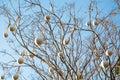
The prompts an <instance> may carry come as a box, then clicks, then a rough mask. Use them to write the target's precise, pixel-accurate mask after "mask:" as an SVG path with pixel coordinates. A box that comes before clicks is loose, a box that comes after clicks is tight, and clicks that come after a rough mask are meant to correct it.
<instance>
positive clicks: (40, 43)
mask: <svg viewBox="0 0 120 80" xmlns="http://www.w3.org/2000/svg"><path fill="white" fill-rule="evenodd" d="M42 43H43V40H42V39H41V38H35V45H37V46H38V45H42Z"/></svg>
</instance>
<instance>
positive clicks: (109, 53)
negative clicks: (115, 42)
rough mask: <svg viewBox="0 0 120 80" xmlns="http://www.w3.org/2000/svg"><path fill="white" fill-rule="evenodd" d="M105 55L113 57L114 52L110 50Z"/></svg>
mask: <svg viewBox="0 0 120 80" xmlns="http://www.w3.org/2000/svg"><path fill="white" fill-rule="evenodd" d="M105 54H106V55H107V56H111V55H112V54H113V53H112V51H110V50H106V52H105Z"/></svg>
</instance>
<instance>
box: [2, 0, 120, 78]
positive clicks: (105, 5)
mask: <svg viewBox="0 0 120 80" xmlns="http://www.w3.org/2000/svg"><path fill="white" fill-rule="evenodd" d="M12 1H16V0H12ZM20 1H23V0H20ZM40 1H41V4H42V5H44V7H46V8H49V7H48V6H49V0H40ZM96 1H98V2H99V3H98V8H99V9H100V10H103V15H105V14H107V13H108V12H109V11H110V10H111V9H112V8H115V7H116V5H115V3H114V2H113V1H114V0H96ZM7 2H8V0H0V6H2V5H3V4H7ZM51 2H52V3H54V4H55V7H56V8H59V7H62V6H63V5H64V4H65V3H72V2H74V3H75V5H76V6H75V7H76V9H77V10H78V11H79V10H80V12H79V13H78V15H79V16H81V17H84V18H85V19H86V20H87V17H88V16H87V14H86V12H87V9H88V4H89V2H90V0H51ZM6 6H9V5H6ZM15 6H16V4H15ZM114 18H115V22H118V21H120V19H118V18H117V16H116V17H114ZM7 25H8V24H7V20H6V19H5V18H4V17H3V16H1V15H0V44H1V46H0V51H2V50H5V49H6V50H7V51H10V52H11V53H12V51H11V50H10V48H9V46H8V44H7V43H6V41H7V39H5V38H3V33H4V32H5V31H6V27H7ZM118 27H120V26H118ZM9 35H11V33H10V32H9ZM9 37H10V36H9ZM6 60H9V59H8V58H6V57H5V56H3V55H2V54H0V62H2V61H6ZM0 68H1V67H0ZM0 74H1V69H0ZM6 80H9V79H6Z"/></svg>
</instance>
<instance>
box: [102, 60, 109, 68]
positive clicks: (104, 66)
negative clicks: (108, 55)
mask: <svg viewBox="0 0 120 80" xmlns="http://www.w3.org/2000/svg"><path fill="white" fill-rule="evenodd" d="M108 66H109V62H108V61H101V67H102V68H107V67H108Z"/></svg>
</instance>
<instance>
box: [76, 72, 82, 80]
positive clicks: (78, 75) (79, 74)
mask: <svg viewBox="0 0 120 80" xmlns="http://www.w3.org/2000/svg"><path fill="white" fill-rule="evenodd" d="M75 78H76V80H82V79H83V75H82V73H80V72H78V73H77V75H76V76H75Z"/></svg>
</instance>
